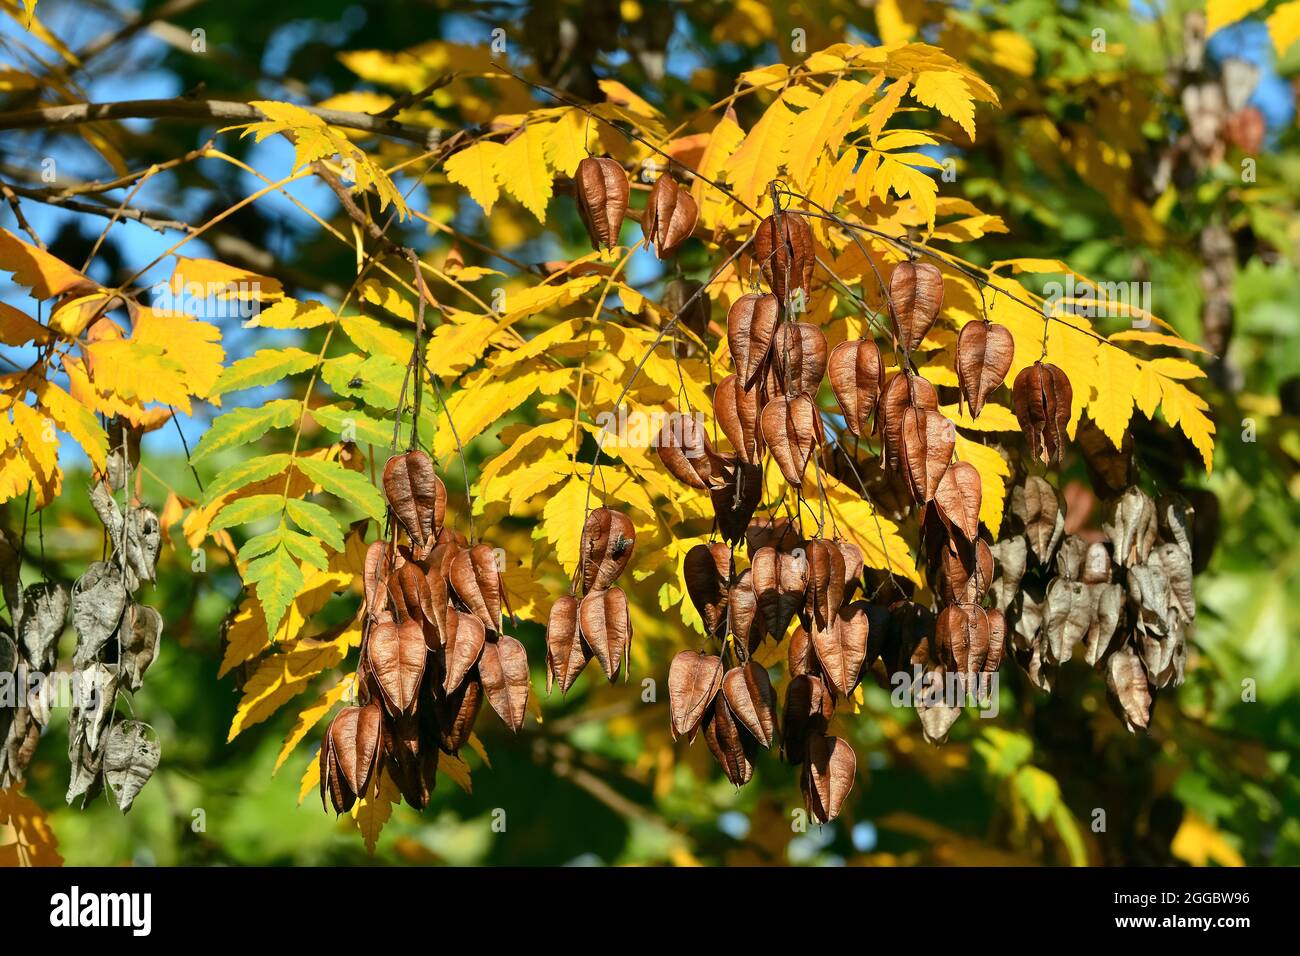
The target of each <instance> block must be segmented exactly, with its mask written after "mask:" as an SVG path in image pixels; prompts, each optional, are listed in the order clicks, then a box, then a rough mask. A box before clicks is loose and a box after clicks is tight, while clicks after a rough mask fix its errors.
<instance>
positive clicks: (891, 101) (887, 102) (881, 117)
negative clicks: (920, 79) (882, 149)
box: [867, 74, 912, 142]
mask: <svg viewBox="0 0 1300 956" xmlns="http://www.w3.org/2000/svg"><path fill="white" fill-rule="evenodd" d="M911 84H912V77H911V75H910V74H909V75H908V76H900V77H899V78H898V79H896V80H894V82H893V83H890V84H889V88H888V89H887V90H885V95H884V96H882V97H881V98H880V99H878V100H876V102H875V104H874V105H872V107H871V109H870V110H868V111H867V132H868V133H869V134H870V135H871V140H872V142H875V140H876V138H877V137H879V136H880V133H881V131H882V130H884V128H885V124H886V123H888V122H889V118H890V117H891V116H893V115H894V113H895V111H897V109H898V105H899V104H900V103H902V102H903V94H904V93H906V92H907V88H908V87H909V86H911Z"/></svg>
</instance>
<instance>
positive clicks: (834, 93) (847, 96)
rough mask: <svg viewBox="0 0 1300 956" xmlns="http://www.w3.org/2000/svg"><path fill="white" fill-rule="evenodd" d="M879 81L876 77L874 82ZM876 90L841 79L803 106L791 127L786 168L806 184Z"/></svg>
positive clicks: (836, 147)
mask: <svg viewBox="0 0 1300 956" xmlns="http://www.w3.org/2000/svg"><path fill="white" fill-rule="evenodd" d="M874 85H879V84H878V83H877V82H874V81H873V86H874ZM872 92H873V87H872V86H866V85H864V84H862V83H859V82H858V81H857V80H848V79H845V80H840V81H838V82H836V83H834V84H832V85H831V87H830V88H829V89H828V90H827V91H826V92H825V93H823V94H822V95H821V96H819V97H818V98H817V102H816V103H815V104H814V105H813V106H812V107H810V108H809V109H806V110H804V111H803V112H802V113H801V114H799V117H798V118H797V119H796V120H795V121H794V123H793V124H792V125H791V128H790V140H791V143H790V148H789V152H788V154H787V156H786V163H785V165H786V169H787V170H788V171H789V173H790V175H791V176H793V177H794V179H795V181H796V182H797V183H799V184H802V185H803V186H805V187H807V186H810V185H811V182H810V179H811V176H812V172H813V167H814V166H815V165H816V163H817V161H818V159H820V158H821V157H822V155H823V153H826V152H829V153H830V154H831V156H832V157H834V156H835V155H836V154H837V153H838V152H839V148H840V144H841V143H842V142H843V141H844V135H845V133H847V132H848V131H849V128H850V127H851V126H852V125H853V124H854V122H855V121H856V120H857V115H858V108H859V107H860V106H861V105H862V104H863V103H864V102H865V101H866V99H867V97H868V96H870V95H871V94H872Z"/></svg>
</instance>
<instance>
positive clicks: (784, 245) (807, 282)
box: [754, 212, 816, 303]
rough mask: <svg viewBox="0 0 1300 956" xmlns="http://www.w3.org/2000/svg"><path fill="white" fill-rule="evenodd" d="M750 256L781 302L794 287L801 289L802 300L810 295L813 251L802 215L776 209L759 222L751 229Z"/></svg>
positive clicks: (814, 254) (788, 297) (813, 259)
mask: <svg viewBox="0 0 1300 956" xmlns="http://www.w3.org/2000/svg"><path fill="white" fill-rule="evenodd" d="M754 258H755V259H757V260H758V265H759V268H761V269H762V270H763V278H764V279H765V280H766V281H767V285H768V288H769V289H771V290H772V291H773V292H775V293H776V297H777V298H778V299H779V300H780V301H781V302H783V303H788V302H789V299H790V294H791V293H792V292H794V291H795V290H796V289H800V290H802V291H803V295H804V299H805V301H806V300H807V299H808V298H809V297H810V296H811V295H812V275H813V266H814V264H815V263H816V253H815V251H814V249H813V234H812V227H811V226H809V225H808V220H807V219H805V218H804V217H803V216H801V215H799V214H798V213H793V212H778V213H774V214H773V215H771V216H768V217H767V218H766V219H764V220H763V221H762V222H760V223H759V224H758V229H756V230H755V231H754Z"/></svg>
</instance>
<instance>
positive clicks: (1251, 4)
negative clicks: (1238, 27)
mask: <svg viewBox="0 0 1300 956" xmlns="http://www.w3.org/2000/svg"><path fill="white" fill-rule="evenodd" d="M1264 3H1265V0H1206V3H1205V35H1206V36H1207V37H1209V36H1213V35H1214V34H1215V33H1216V32H1218V31H1219V30H1222V29H1223V28H1224V27H1226V26H1227V25H1228V24H1230V23H1236V22H1237V21H1238V20H1240V19H1242V18H1243V17H1246V16H1249V15H1250V14H1252V13H1254V12H1255V11H1256V10H1258V9H1259V8H1260V7H1262V6H1263V5H1264ZM1278 52H1281V51H1280V50H1279V51H1278Z"/></svg>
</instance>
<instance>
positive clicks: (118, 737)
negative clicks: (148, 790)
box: [104, 720, 162, 813]
mask: <svg viewBox="0 0 1300 956" xmlns="http://www.w3.org/2000/svg"><path fill="white" fill-rule="evenodd" d="M161 759H162V747H161V746H160V745H159V743H158V735H157V734H156V733H154V729H153V728H152V727H150V726H149V725H148V724H145V723H141V722H140V721H138V720H123V721H120V722H119V723H117V724H114V725H113V729H112V730H111V731H110V732H109V734H108V738H107V740H106V741H105V744H104V779H105V781H106V782H107V783H108V786H109V789H110V790H111V791H112V792H113V796H114V797H115V798H116V799H117V808H118V809H119V810H121V811H122V812H123V813H126V812H127V811H128V810H130V809H131V804H132V803H134V802H135V798H136V796H137V795H138V794H139V793H140V790H141V789H142V788H143V787H144V785H145V784H146V783H148V782H149V778H150V777H152V776H153V772H154V771H155V770H157V769H158V763H159V761H160V760H161Z"/></svg>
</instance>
